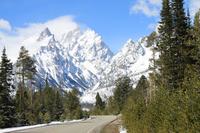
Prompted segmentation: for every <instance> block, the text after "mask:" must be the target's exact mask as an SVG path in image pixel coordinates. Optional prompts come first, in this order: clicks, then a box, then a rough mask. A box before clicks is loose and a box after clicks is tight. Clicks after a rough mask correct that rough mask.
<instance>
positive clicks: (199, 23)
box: [194, 9, 200, 48]
mask: <svg viewBox="0 0 200 133" xmlns="http://www.w3.org/2000/svg"><path fill="white" fill-rule="evenodd" d="M194 39H195V43H196V44H197V46H198V48H200V9H199V11H198V12H197V13H196V14H195V17H194Z"/></svg>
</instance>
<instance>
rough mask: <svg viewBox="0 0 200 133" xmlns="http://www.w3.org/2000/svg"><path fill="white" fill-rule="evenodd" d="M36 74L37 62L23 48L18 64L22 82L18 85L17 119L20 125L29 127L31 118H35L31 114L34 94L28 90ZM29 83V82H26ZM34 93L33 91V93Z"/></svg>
mask: <svg viewBox="0 0 200 133" xmlns="http://www.w3.org/2000/svg"><path fill="white" fill-rule="evenodd" d="M35 74H36V67H35V61H34V60H33V59H32V58H31V56H29V54H28V50H26V49H25V47H23V46H22V47H21V49H20V53H19V57H18V59H17V63H16V75H17V76H18V77H19V80H20V82H19V83H18V90H17V94H16V107H17V117H18V120H19V124H21V125H27V124H30V123H32V122H30V123H29V118H33V114H32V111H31V113H30V108H31V106H32V100H33V99H32V93H31V95H30V94H29V93H30V91H29V90H28V89H29V88H28V86H26V85H27V84H28V81H29V83H30V84H31V85H32V83H33V82H32V81H33V77H34V76H35ZM26 81H27V82H26ZM31 92H32V91H31ZM29 102H30V103H31V104H30V103H29Z"/></svg>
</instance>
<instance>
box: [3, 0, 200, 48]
mask: <svg viewBox="0 0 200 133" xmlns="http://www.w3.org/2000/svg"><path fill="white" fill-rule="evenodd" d="M188 1H190V4H188V2H187V5H188V6H189V7H191V8H192V10H196V8H197V7H195V6H196V5H199V6H200V4H197V3H199V2H200V0H188ZM195 1H196V2H195ZM160 3H161V0H1V2H0V31H1V32H0V37H1V38H2V39H4V38H3V37H5V36H6V35H8V34H9V35H10V33H12V32H13V31H16V29H19V28H20V29H23V28H26V27H27V25H29V24H30V23H34V24H37V23H45V22H47V21H49V20H53V19H54V18H58V17H60V16H72V19H73V20H72V21H75V22H76V23H78V25H80V26H81V27H89V28H91V29H93V30H95V31H96V32H97V33H99V34H100V35H101V36H102V37H103V39H104V41H105V42H106V44H107V45H108V46H109V47H110V48H111V50H112V51H113V52H117V51H118V50H119V49H120V48H121V47H122V45H123V43H125V42H126V40H128V39H129V38H132V39H133V40H135V41H136V40H137V39H139V38H140V37H142V36H145V35H148V34H149V33H150V32H152V31H153V30H154V29H155V25H156V23H157V22H158V21H159V9H160ZM9 32H10V33H9ZM1 35H2V36H1ZM7 38H10V37H7ZM5 42H6V41H5ZM16 43H17V42H16ZM0 45H1V44H0Z"/></svg>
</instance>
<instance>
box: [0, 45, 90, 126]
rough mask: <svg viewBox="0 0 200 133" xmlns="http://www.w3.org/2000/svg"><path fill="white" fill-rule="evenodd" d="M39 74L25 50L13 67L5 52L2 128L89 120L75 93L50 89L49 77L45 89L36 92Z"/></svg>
mask: <svg viewBox="0 0 200 133" xmlns="http://www.w3.org/2000/svg"><path fill="white" fill-rule="evenodd" d="M14 74H15V75H14ZM36 74H37V70H36V66H35V61H34V59H33V58H32V57H31V56H30V55H29V53H28V50H26V49H25V47H23V46H22V47H21V49H20V52H19V57H18V59H17V62H16V64H14V65H13V64H12V63H11V61H10V60H9V59H8V57H7V55H6V49H5V48H4V49H3V52H2V56H1V61H0V128H7V127H13V126H24V125H33V124H41V123H49V122H51V121H60V120H62V121H64V120H67V119H68V120H70V119H80V118H83V117H88V114H87V113H86V112H84V111H82V110H81V105H80V101H79V92H78V91H76V89H73V90H72V91H69V92H66V91H61V89H58V88H55V87H51V86H50V85H49V83H48V80H47V78H48V77H47V78H46V81H45V86H44V87H42V88H36V87H35V78H34V77H35V76H36ZM14 77H17V79H15V80H14Z"/></svg>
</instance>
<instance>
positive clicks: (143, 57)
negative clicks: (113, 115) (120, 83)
mask: <svg viewBox="0 0 200 133" xmlns="http://www.w3.org/2000/svg"><path fill="white" fill-rule="evenodd" d="M152 54H153V53H152V50H151V48H150V47H149V48H148V47H146V40H142V39H141V40H139V41H138V42H136V43H134V42H133V41H132V40H131V39H129V40H128V41H127V42H126V43H125V44H124V46H123V47H122V49H121V50H120V51H119V52H118V53H117V54H116V55H114V56H113V58H112V59H111V62H110V64H109V65H108V66H107V67H106V69H105V71H104V73H103V74H102V75H101V77H100V80H99V82H98V83H97V84H96V85H95V86H94V87H93V88H91V89H88V90H86V91H85V92H84V94H83V96H82V97H81V101H82V102H83V103H94V102H95V96H96V94H97V92H99V94H100V95H101V97H103V98H104V99H107V98H108V97H109V96H111V95H113V89H114V87H115V86H114V82H115V81H116V80H117V78H119V77H121V76H124V75H126V76H129V77H130V78H131V80H132V82H133V85H136V83H137V81H138V80H139V79H140V77H141V76H142V75H146V76H147V75H148V73H149V65H150V61H149V60H150V59H151V58H152Z"/></svg>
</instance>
